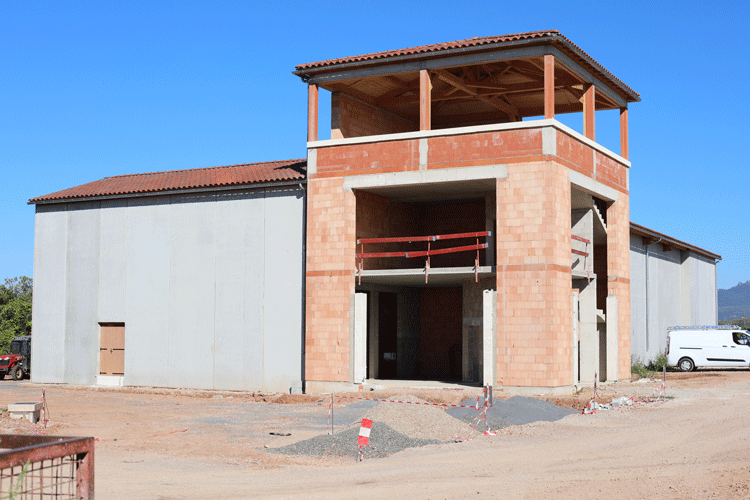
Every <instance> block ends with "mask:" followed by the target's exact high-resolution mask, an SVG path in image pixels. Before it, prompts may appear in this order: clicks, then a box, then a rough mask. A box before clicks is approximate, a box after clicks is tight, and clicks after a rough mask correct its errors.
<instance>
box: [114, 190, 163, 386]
mask: <svg viewBox="0 0 750 500" xmlns="http://www.w3.org/2000/svg"><path fill="white" fill-rule="evenodd" d="M170 212H171V202H170V199H169V197H163V198H162V197H159V198H158V199H149V198H138V199H133V200H130V201H129V203H128V256H127V266H126V273H125V280H126V283H127V299H126V304H125V308H126V311H127V316H126V319H125V384H126V385H145V386H157V387H166V386H169V382H170V379H169V366H170V363H169V356H170V350H169V348H170V338H169V331H170V329H169V323H170V317H169V314H168V312H169V294H170V279H169V272H170V264H169V259H170V248H169V242H170V230H171V228H170V220H171V217H170Z"/></svg>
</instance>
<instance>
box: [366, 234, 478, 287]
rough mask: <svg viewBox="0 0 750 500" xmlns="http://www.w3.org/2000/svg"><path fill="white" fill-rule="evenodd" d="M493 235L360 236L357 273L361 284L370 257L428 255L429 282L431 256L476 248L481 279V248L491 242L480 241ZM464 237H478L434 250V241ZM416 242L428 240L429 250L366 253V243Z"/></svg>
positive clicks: (426, 279)
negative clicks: (471, 241) (469, 243)
mask: <svg viewBox="0 0 750 500" xmlns="http://www.w3.org/2000/svg"><path fill="white" fill-rule="evenodd" d="M488 236H492V231H479V232H474V233H454V234H437V235H433V236H398V237H392V238H360V239H358V240H357V244H358V245H360V252H359V253H357V254H356V256H357V275H358V280H359V284H360V285H361V284H362V269H363V267H364V259H370V258H390V257H403V258H407V259H411V258H414V257H427V261H426V262H425V273H424V282H425V283H427V282H428V279H429V278H428V276H429V270H430V256H432V255H443V254H449V253H458V252H470V251H474V250H476V252H477V256H476V259H475V260H474V279H475V281H479V250H482V249H485V248H488V247H489V243H479V238H483V237H488ZM462 238H476V244H475V245H462V246H459V247H449V248H440V249H437V250H433V249H432V248H431V247H430V244H431V243H432V242H433V241H443V240H455V239H462ZM414 242H427V250H418V251H413V252H370V253H365V243H414Z"/></svg>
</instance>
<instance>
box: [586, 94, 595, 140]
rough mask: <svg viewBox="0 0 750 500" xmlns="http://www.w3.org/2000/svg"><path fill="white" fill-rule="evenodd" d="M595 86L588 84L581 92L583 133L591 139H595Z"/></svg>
mask: <svg viewBox="0 0 750 500" xmlns="http://www.w3.org/2000/svg"><path fill="white" fill-rule="evenodd" d="M595 102H596V87H594V86H593V85H588V86H587V87H586V92H584V94H583V135H584V136H586V137H587V138H589V139H591V140H592V141H595V140H596V126H595V124H594V111H596V106H595Z"/></svg>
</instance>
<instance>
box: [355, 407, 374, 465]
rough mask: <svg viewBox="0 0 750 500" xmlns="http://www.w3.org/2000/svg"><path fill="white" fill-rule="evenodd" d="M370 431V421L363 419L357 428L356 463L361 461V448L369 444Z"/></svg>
mask: <svg viewBox="0 0 750 500" xmlns="http://www.w3.org/2000/svg"><path fill="white" fill-rule="evenodd" d="M370 430H372V420H370V419H369V418H363V419H362V427H360V428H359V436H358V437H357V444H358V445H359V455H358V457H357V461H358V462H361V461H362V447H363V446H368V445H369V443H370Z"/></svg>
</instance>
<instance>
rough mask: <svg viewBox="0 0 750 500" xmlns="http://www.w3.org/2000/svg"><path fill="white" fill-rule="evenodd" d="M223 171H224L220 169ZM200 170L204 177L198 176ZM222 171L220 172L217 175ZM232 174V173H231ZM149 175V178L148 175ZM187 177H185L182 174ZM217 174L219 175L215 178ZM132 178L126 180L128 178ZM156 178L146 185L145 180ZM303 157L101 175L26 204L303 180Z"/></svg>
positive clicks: (304, 177)
mask: <svg viewBox="0 0 750 500" xmlns="http://www.w3.org/2000/svg"><path fill="white" fill-rule="evenodd" d="M223 171H224V172H223ZM201 174H205V178H203V179H201ZM220 174H224V175H220ZM232 174H233V175H232ZM152 176H153V179H149V177H152ZM186 176H187V177H189V178H186ZM217 177H220V178H217ZM129 180H131V181H132V182H131V183H130V184H129V183H128V181H129ZM149 180H153V181H157V180H158V181H160V182H159V185H151V186H149V185H148V181H149ZM306 180H307V160H306V159H304V158H302V159H293V160H276V161H269V162H257V163H240V164H236V165H222V166H215V167H204V168H190V169H183V170H166V171H161V172H145V173H136V174H123V175H115V176H111V177H104V178H103V179H99V180H96V181H92V182H88V183H85V184H81V185H78V186H74V187H72V188H68V189H63V190H60V191H56V192H54V193H50V194H46V195H43V196H38V197H35V198H31V199H30V200H29V201H28V203H29V204H37V203H59V202H64V201H85V200H89V199H101V198H111V197H118V196H133V195H140V194H142V195H147V194H155V193H166V192H175V191H188V190H189V191H196V190H205V189H216V188H237V187H241V186H246V185H259V184H284V183H288V182H294V183H297V182H306Z"/></svg>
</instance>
